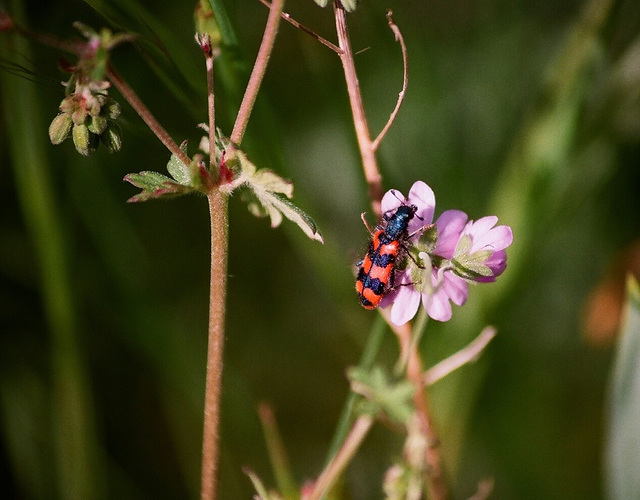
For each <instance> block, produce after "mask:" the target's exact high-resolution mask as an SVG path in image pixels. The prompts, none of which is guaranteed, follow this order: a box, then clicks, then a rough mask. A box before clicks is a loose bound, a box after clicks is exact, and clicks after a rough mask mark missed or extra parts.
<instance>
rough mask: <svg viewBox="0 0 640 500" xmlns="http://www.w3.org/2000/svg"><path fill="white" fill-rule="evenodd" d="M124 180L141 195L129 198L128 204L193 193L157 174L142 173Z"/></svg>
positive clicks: (191, 190)
mask: <svg viewBox="0 0 640 500" xmlns="http://www.w3.org/2000/svg"><path fill="white" fill-rule="evenodd" d="M124 180H125V181H127V182H129V183H131V184H133V185H134V186H136V187H138V188H140V189H142V192H141V193H138V194H137V195H135V196H132V197H131V198H129V199H128V200H127V201H129V202H138V201H147V200H150V199H155V198H168V197H175V196H180V195H183V194H188V193H191V192H193V191H194V190H193V189H192V188H190V187H188V186H183V185H182V184H179V183H177V182H176V181H174V180H173V179H171V178H169V177H167V176H166V175H162V174H160V173H158V172H150V171H144V172H140V173H137V174H128V175H126V176H125V178H124Z"/></svg>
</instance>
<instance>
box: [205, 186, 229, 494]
mask: <svg viewBox="0 0 640 500" xmlns="http://www.w3.org/2000/svg"><path fill="white" fill-rule="evenodd" d="M207 198H208V200H209V214H210V217H211V288H210V295H209V345H208V350H207V376H206V387H205V401H204V430H203V437H202V485H201V490H200V496H201V498H202V500H213V499H215V498H216V482H217V469H218V455H219V453H218V442H219V437H218V436H219V426H220V396H221V387H222V366H223V356H222V353H223V347H224V314H225V302H226V290H227V249H228V216H227V213H228V212H227V201H228V197H227V195H226V194H224V193H222V192H221V191H220V190H219V189H213V190H212V191H211V192H210V193H209V194H208V195H207Z"/></svg>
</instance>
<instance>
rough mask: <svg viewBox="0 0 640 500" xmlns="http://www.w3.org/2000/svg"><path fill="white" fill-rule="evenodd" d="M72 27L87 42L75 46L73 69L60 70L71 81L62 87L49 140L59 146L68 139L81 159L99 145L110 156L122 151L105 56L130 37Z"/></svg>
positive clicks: (65, 64) (117, 107)
mask: <svg viewBox="0 0 640 500" xmlns="http://www.w3.org/2000/svg"><path fill="white" fill-rule="evenodd" d="M75 27H76V28H78V29H79V30H80V32H81V33H82V34H83V35H84V36H85V38H86V39H87V41H86V42H84V43H81V44H79V45H78V46H77V48H76V52H77V54H78V62H77V63H76V64H75V65H72V64H70V63H68V62H63V70H65V71H68V72H70V73H71V77H70V78H69V80H68V81H67V82H66V83H64V84H63V85H64V86H65V87H66V90H65V94H66V96H65V98H64V99H63V100H62V102H61V103H60V107H59V110H60V113H59V114H58V115H57V116H56V117H55V118H54V119H53V121H52V122H51V125H50V126H49V138H50V139H51V142H52V143H53V144H60V143H61V142H63V141H64V140H65V139H66V138H67V137H69V136H71V137H72V138H73V144H74V145H75V147H76V150H77V151H78V152H79V153H80V154H82V155H84V156H88V155H90V154H91V153H93V152H95V151H96V149H97V148H98V145H99V144H100V142H102V143H103V144H104V145H105V146H106V148H107V149H108V150H109V152H110V153H113V152H116V151H119V150H120V148H121V147H122V138H121V134H120V128H119V127H118V124H117V123H116V119H117V118H118V117H119V116H120V105H119V104H118V103H117V102H116V101H114V100H113V99H112V98H111V97H109V95H108V91H109V87H110V86H111V84H110V83H109V82H108V81H107V80H106V74H107V68H108V66H109V52H110V50H111V49H113V48H114V47H115V46H117V45H119V44H121V43H123V42H125V41H128V40H131V38H132V36H131V35H129V34H126V33H122V34H115V35H114V34H113V33H111V31H109V30H106V29H104V30H102V31H101V32H100V33H98V32H96V31H94V30H93V29H91V28H89V27H88V26H85V25H83V24H81V23H75Z"/></svg>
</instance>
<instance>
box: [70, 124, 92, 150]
mask: <svg viewBox="0 0 640 500" xmlns="http://www.w3.org/2000/svg"><path fill="white" fill-rule="evenodd" d="M91 142H92V141H91V132H89V127H87V126H86V125H85V124H82V125H74V126H73V144H74V145H75V147H76V150H77V151H78V153H80V154H81V155H83V156H89V155H90V154H91V153H92V152H93V150H92V149H94V148H92V147H91Z"/></svg>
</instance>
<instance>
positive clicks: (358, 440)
mask: <svg viewBox="0 0 640 500" xmlns="http://www.w3.org/2000/svg"><path fill="white" fill-rule="evenodd" d="M372 425H373V418H372V417H371V416H370V415H362V416H361V417H359V418H358V419H357V420H356V421H355V422H354V424H353V427H352V428H351V431H350V432H349V434H348V435H347V438H346V439H345V441H344V443H343V444H342V447H341V448H340V450H339V451H338V453H336V455H335V456H334V457H333V459H332V460H331V462H329V465H327V467H326V468H325V469H324V471H323V472H322V474H320V477H318V479H317V481H316V482H315V484H314V486H313V491H312V492H311V493H310V494H309V496H307V497H305V500H318V499H319V498H320V497H322V495H324V494H325V493H326V492H327V490H328V489H329V488H330V487H331V486H332V485H333V484H334V483H335V481H336V480H337V479H338V478H339V477H340V474H342V471H343V470H344V468H345V467H346V466H347V464H348V463H349V462H350V461H351V459H352V458H353V456H354V455H355V454H356V452H357V451H358V448H359V447H360V445H361V444H362V441H363V440H364V438H365V437H366V435H367V434H368V432H369V430H370V429H371V426H372Z"/></svg>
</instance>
